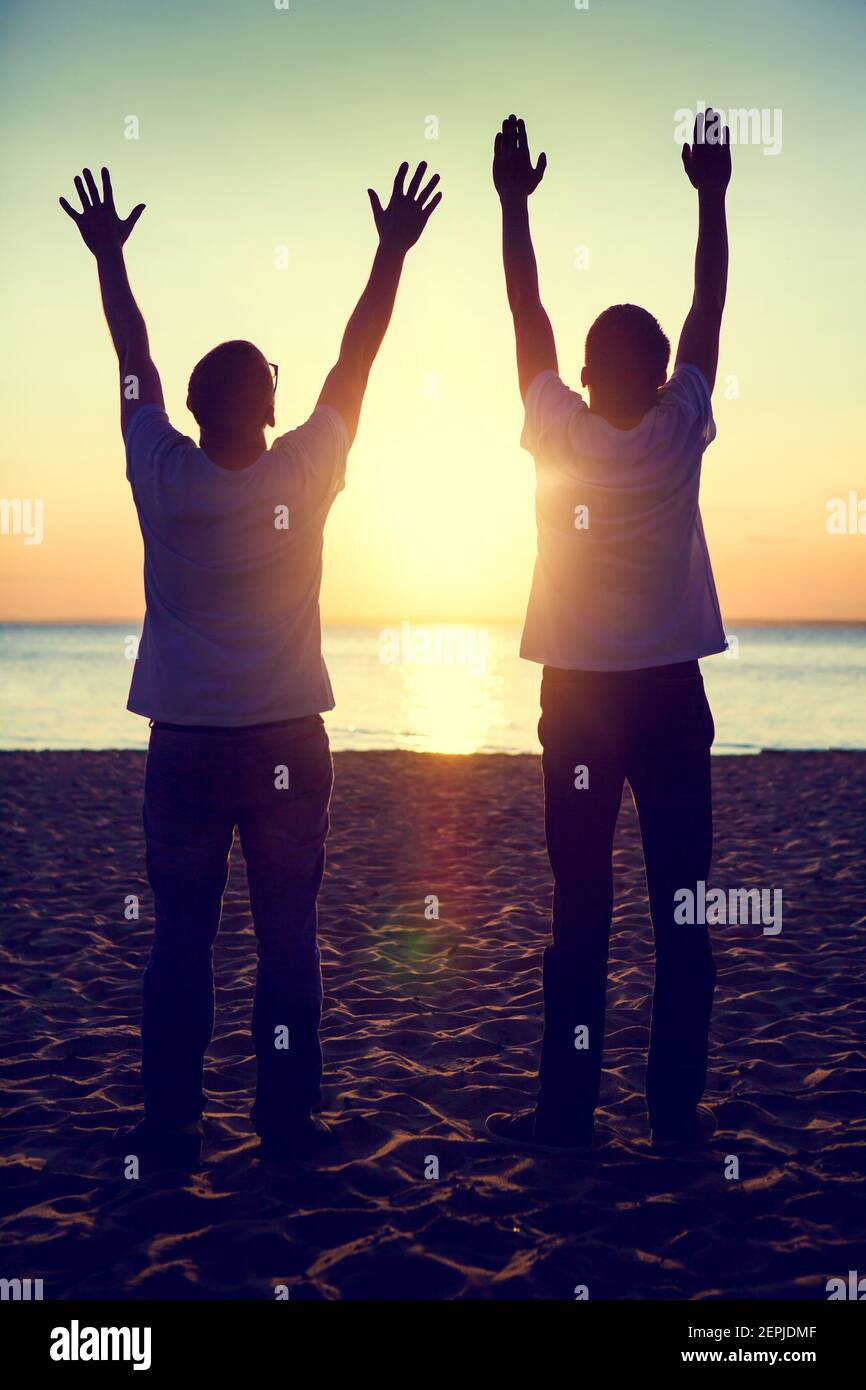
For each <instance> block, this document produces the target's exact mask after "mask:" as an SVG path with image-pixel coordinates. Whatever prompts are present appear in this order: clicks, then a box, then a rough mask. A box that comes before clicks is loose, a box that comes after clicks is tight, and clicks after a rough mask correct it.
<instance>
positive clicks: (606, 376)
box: [584, 304, 671, 396]
mask: <svg viewBox="0 0 866 1390" xmlns="http://www.w3.org/2000/svg"><path fill="white" fill-rule="evenodd" d="M670 356H671V345H670V343H669V342H668V340H667V337H666V336H665V334H664V332H663V331H662V328H661V325H660V324H659V321H658V319H655V318H653V316H652V314H650V313H648V312H647V310H646V309H641V308H640V306H639V305H637V304H613V305H611V307H610V308H609V309H605V311H604V313H602V314H599V316H598V318H597V319H596V321H595V323H594V324H593V325H592V327H591V328H590V330H589V332H588V333H587V335H586V349H585V359H584V360H585V363H586V368H587V379H588V380H589V381H590V382H591V383H592V384H593V385H595V384H596V383H597V384H598V385H600V386H602V387H603V388H604V389H605V390H606V391H607V392H609V393H610V394H612V395H614V396H624V395H628V394H630V393H631V392H633V391H634V390H649V389H654V388H656V387H659V386H661V385H662V383H663V382H664V380H665V378H666V376H667V370H668V362H669V361H670Z"/></svg>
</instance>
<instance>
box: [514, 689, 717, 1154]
mask: <svg viewBox="0 0 866 1390" xmlns="http://www.w3.org/2000/svg"><path fill="white" fill-rule="evenodd" d="M538 733H539V738H540V740H541V744H542V748H543V758H542V765H543V771H544V793H545V827H546V832H547V849H548V854H549V857H550V864H551V868H552V869H553V876H554V899H553V940H552V943H551V945H550V946H548V948H547V950H546V951H545V953H544V1042H543V1045H542V1052H541V1067H540V1089H539V1093H538V1116H539V1120H540V1122H541V1123H542V1124H545V1125H549V1126H551V1127H554V1128H557V1129H562V1128H563V1126H565V1127H568V1126H569V1125H575V1126H576V1127H577V1128H579V1129H580V1128H584V1127H585V1126H587V1125H588V1124H590V1123H591V1118H592V1113H593V1111H594V1109H595V1107H596V1105H597V1103H598V1091H599V1082H600V1079H601V1063H602V1052H603V1047H604V1018H605V1000H606V992H607V963H608V942H609V937H610V923H611V915H612V911H613V866H612V852H613V836H614V830H615V827H616V821H617V816H618V814H619V808H620V802H621V799H622V790H623V784H624V782H625V781H626V780H627V781H628V783H629V785H630V786H631V789H632V794H633V796H634V801H635V805H636V807H637V813H638V817H639V820H640V831H641V838H642V840H643V850H644V860H645V865H646V878H647V888H648V891H649V900H650V910H651V914H652V923H653V932H654V936H655V958H656V968H655V989H654V992H653V1002H652V1025H651V1031H650V1044H649V1059H648V1065H647V1075H646V1097H647V1106H648V1110H649V1115H650V1123H651V1124H652V1125H653V1126H654V1127H661V1126H666V1125H671V1124H672V1125H676V1124H679V1123H681V1122H683V1121H684V1120H687V1119H688V1117H689V1116H690V1115H693V1114H694V1111H695V1107H696V1105H697V1103H698V1101H699V1099H700V1097H701V1095H702V1093H703V1089H704V1084H705V1081H706V1070H707V1033H708V1029H709V1022H710V1011H711V1008H712V998H713V988H714V985H715V966H714V964H713V956H712V950H711V947H710V941H709V935H708V932H707V929H706V927H705V926H697V925H695V926H683V925H679V924H677V923H676V922H675V921H674V910H675V906H676V903H675V900H674V894H675V893H676V891H677V890H678V889H683V888H690V889H691V891H692V892H693V893H694V892H696V884H697V882H698V881H699V880H701V879H703V880H704V881H706V879H707V876H708V873H709V867H710V857H711V852H712V806H711V792H710V745H711V744H712V741H713V737H714V728H713V720H712V715H711V714H710V709H709V705H708V704H707V699H706V695H705V694H704V685H703V679H702V677H701V673H700V668H699V666H698V663H697V661H693V662H682V663H679V664H677V665H674V666H663V667H655V668H648V669H644V670H638V671H626V672H606V671H603V672H596V671H565V670H560V669H558V668H552V667H545V668H544V674H543V678H542V684H541V719H540V721H539V726H538ZM581 768H585V769H586V773H585V774H584V773H583V772H581V771H580V769H581ZM584 781H587V782H588V785H586V786H582V785H581V783H582V782H584ZM576 784H577V785H576ZM583 1029H586V1030H587V1031H586V1032H583V1031H582V1030H583ZM584 1044H586V1045H584Z"/></svg>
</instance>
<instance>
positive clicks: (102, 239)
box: [60, 169, 144, 256]
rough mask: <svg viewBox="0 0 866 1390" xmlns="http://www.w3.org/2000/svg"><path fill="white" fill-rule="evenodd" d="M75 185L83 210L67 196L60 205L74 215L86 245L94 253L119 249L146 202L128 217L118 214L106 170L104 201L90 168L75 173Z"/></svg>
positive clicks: (103, 177)
mask: <svg viewBox="0 0 866 1390" xmlns="http://www.w3.org/2000/svg"><path fill="white" fill-rule="evenodd" d="M75 188H76V191H77V193H78V196H79V198H80V199H81V212H76V210H75V208H73V207H70V205H69V203H67V201H66V199H65V198H61V199H60V206H61V207H62V208H63V211H64V212H67V213H68V214H69V216H70V217H71V218H72V220H73V222H74V223H75V225H76V226H77V228H78V230H79V232H80V233H81V238H82V240H83V242H84V244H85V246H86V247H87V248H88V249H89V250H90V251H92V252H93V254H94V256H100V255H103V254H104V253H105V252H106V251H112V250H117V249H119V248H120V247H121V246H122V245H123V243H124V242H125V241H126V239H127V237H128V236H129V234H130V232H131V231H132V229H133V227H134V226H135V224H136V222H137V221H138V219H139V217H140V216H141V214H142V213H143V212H144V203H139V204H138V206H137V207H134V208H133V209H132V212H131V213H130V214H129V216H128V217H119V216H118V213H117V209H116V208H115V206H114V194H113V192H112V189H111V176H110V174H109V172H108V170H107V169H103V170H102V201H101V202H100V198H99V190H98V189H97V187H96V180H95V178H94V177H93V175H92V173H91V172H90V170H89V169H85V170H84V172H83V175H82V176H79V175H76V177H75Z"/></svg>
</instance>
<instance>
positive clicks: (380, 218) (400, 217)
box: [367, 160, 442, 251]
mask: <svg viewBox="0 0 866 1390" xmlns="http://www.w3.org/2000/svg"><path fill="white" fill-rule="evenodd" d="M408 171H409V165H408V164H407V163H406V161H405V160H404V161H403V163H402V164H401V165H400V168H399V169H398V170H397V173H396V174H395V175H394V186H393V188H392V189H391V199H390V202H389V203H388V206H387V207H384V208H383V206H382V204H381V202H380V200H379V195H378V193H376V191H375V190H374V189H372V188H368V189H367V192H368V194H369V196H370V204H371V206H372V208H373V217H374V219H375V222H376V231H377V232H378V233H379V242H380V244H381V245H382V246H387V247H388V248H390V249H392V250H396V251H408V250H409V247H410V246H414V245H415V242H416V241H417V240H418V238H419V237H420V235H421V233H422V232H423V230H424V228H425V227H426V226H427V223H428V221H429V220H430V215H431V213H432V212H433V209H434V208H435V207H436V206H437V205H438V204H439V202H440V201H441V199H442V194H441V193H437V194H435V196H433V197H431V196H430V195H431V194H432V193H433V189H434V188H435V187H436V185H437V183H438V182H439V175H438V174H434V175H433V177H432V178H431V179H428V181H427V183H425V185H424V187H423V188H421V180H422V179H423V177H424V175H425V173H426V172H427V165H426V163H425V161H424V160H422V161H421V163H420V164H419V165H418V168H417V169H416V170H415V172H414V174H413V175H412V178H411V180H410V182H409V187H408V188H406V189H405V190H404V188H403V183H404V180H405V178H406V174H407V173H408ZM419 189H420V190H421V191H420V192H419V191H418V190H419Z"/></svg>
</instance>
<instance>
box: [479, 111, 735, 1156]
mask: <svg viewBox="0 0 866 1390" xmlns="http://www.w3.org/2000/svg"><path fill="white" fill-rule="evenodd" d="M683 163H684V165H685V169H686V173H687V174H688V176H689V178H690V180H691V182H692V184H693V185H694V187H695V188H696V189H697V191H698V208H699V230H698V246H697V257H696V263H695V291H694V299H693V302H692V307H691V309H690V310H689V313H688V316H687V318H686V321H685V324H684V326H683V331H682V334H681V336H680V342H679V347H678V349H677V356H676V365H675V368H674V372H673V374H672V376H671V378H670V380H668V381H666V376H667V367H668V360H669V355H670V345H669V343H668V340H667V338H666V337H665V335H664V333H663V332H662V330H661V328H660V327H659V325H658V323H657V322H656V320H655V319H654V318H653V317H652V315H651V314H648V313H647V311H646V310H645V309H641V308H638V307H637V306H636V305H633V304H619V305H615V306H614V307H612V308H610V309H607V310H605V312H604V313H603V314H601V315H600V316H599V318H598V319H596V321H595V323H594V324H593V325H592V327H591V328H590V330H589V333H588V335H587V339H586V356H585V365H584V367H583V371H582V372H581V383H582V385H583V386H585V387H586V388H587V390H588V393H589V403H588V404H587V402H586V401H585V400H584V398H583V397H582V396H581V395H580V394H578V393H577V392H575V391H572V390H570V389H569V387H567V386H566V385H565V384H564V382H562V381H561V380H560V378H559V376H558V374H557V373H558V367H557V355H556V347H555V345H554V339H553V331H552V329H551V326H550V321H549V319H548V317H547V314H546V313H545V311H544V308H543V307H542V304H541V300H540V298H539V292H538V275H537V270H536V264H535V254H534V251H533V247H532V239H531V236H530V230H529V212H528V198H529V195H530V194H531V193H532V192H533V191H534V189H535V188H536V187H537V185H538V184H539V183H540V181H541V179H542V177H543V174H544V170H545V167H546V159H545V156H544V155H543V154H542V155H541V156H540V158H539V160H538V164H537V165H536V166H535V167H533V165H532V162H531V159H530V155H529V148H528V145H527V139H526V130H525V128H524V124H523V121H519V120H517V119H516V118H515V117H514V116H510V117H509V118H508V119H507V120H506V121H504V122H503V124H502V130H501V132H500V133H499V134H498V135H497V136H496V142H495V149H494V159H493V180H494V183H495V186H496V190H497V192H498V194H499V197H500V200H501V203H502V225H503V260H504V263H505V279H506V286H507V290H508V301H509V304H510V306H511V311H512V314H513V317H514V330H515V335H516V339H517V368H518V375H519V380H520V390H521V393H522V395H523V399H524V402H525V406H526V423H525V427H524V430H523V436H522V440H521V442H522V444H523V446H524V447H525V448H526V449H528V450H529V451H530V452H531V453H532V454H533V455H534V458H535V464H536V479H537V491H536V517H537V523H538V556H537V560H536V565H535V575H534V579H533V583H532V593H531V597H530V600H529V608H528V612H527V617H526V626H525V628H524V633H523V641H522V645H521V655H522V656H524V657H527V658H528V659H529V660H530V661H537V662H540V663H541V664H542V665H543V668H544V670H543V676H542V683H541V720H540V722H539V738H540V740H541V744H542V749H543V759H542V766H543V772H544V791H545V825H546V833H547V847H548V854H549V857H550V863H551V867H552V869H553V875H554V901H553V927H552V936H553V939H552V943H551V945H549V946H548V948H547V950H546V951H545V954H544V1041H543V1044H542V1051H541V1065H540V1073H539V1079H540V1087H539V1092H538V1098H537V1103H536V1106H535V1108H534V1109H533V1110H529V1111H524V1112H521V1113H519V1114H516V1115H506V1114H497V1115H492V1116H490V1118H489V1119H488V1122H487V1128H488V1132H489V1133H490V1134H491V1135H493V1136H494V1137H496V1138H499V1139H504V1140H506V1141H508V1142H509V1143H511V1144H516V1145H518V1146H520V1145H527V1146H531V1147H544V1146H549V1147H553V1148H560V1147H562V1148H580V1147H584V1146H586V1145H589V1144H591V1142H592V1138H593V1116H594V1111H595V1108H596V1105H597V1103H598V1092H599V1081H600V1076H601V1063H602V1052H603V1045H604V1019H605V995H606V989H607V969H608V940H609V935H610V923H611V915H612V910H613V874H612V850H613V836H614V830H615V827H616V821H617V816H618V814H619V808H620V802H621V798H622V791H623V785H624V782H625V781H626V780H627V781H628V782H629V785H630V786H631V789H632V794H633V796H634V800H635V804H636V807H637V811H638V816H639V819H640V828H641V836H642V840H643V848H644V858H645V862H646V873H647V884H648V889H649V897H650V906H651V911H652V921H653V929H654V933H655V946H656V979H655V991H654V994H653V1008H652V1029H651V1035H650V1047H649V1061H648V1067H647V1082H646V1092H647V1106H648V1110H649V1117H650V1125H651V1128H652V1136H653V1142H654V1143H658V1144H661V1143H666V1142H675V1143H678V1142H682V1141H692V1140H695V1139H698V1138H699V1137H700V1135H701V1133H702V1132H703V1131H704V1129H705V1128H706V1121H707V1119H708V1117H705V1116H702V1115H701V1114H699V1111H698V1102H699V1100H700V1098H701V1095H702V1093H703V1088H704V1084H705V1079H706V1066H707V1032H708V1028H709V1020H710V1010H711V1007H712V996H713V987H714V981H715V967H714V964H713V958H712V951H711V948H710V941H709V937H708V933H707V929H706V927H705V926H702V925H694V926H688V925H680V924H679V923H678V922H677V921H676V920H675V908H676V904H675V899H674V894H675V893H676V892H677V890H678V889H688V888H690V889H691V891H692V892H696V891H697V883H698V882H699V881H701V880H703V881H706V878H707V875H708V872H709V866H710V855H711V847H712V816H711V793H710V745H711V743H712V741H713V734H714V730H713V721H712V716H711V714H710V710H709V706H708V704H707V700H706V696H705V694H704V688H703V680H702V677H701V673H700V668H699V665H698V658H699V657H703V656H708V655H710V654H711V653H713V652H720V651H722V650H723V649H724V647H725V645H726V643H725V637H724V632H723V628H722V621H721V616H720V613H719V606H718V601H717V598H716V591H715V585H714V583H713V577H712V570H711V568H710V560H709V555H708V554H707V548H706V543H705V541H704V534H703V529H702V526H701V517H700V511H699V508H698V489H699V485H700V474H701V459H702V456H703V452H704V449H705V448H706V446H707V444H709V443H710V441H711V440H712V439H713V437H714V435H715V425H714V423H713V417H712V411H711V407H710V393H711V391H712V389H713V384H714V382H715V376H716V364H717V361H718V351H719V330H720V326H721V320H722V310H723V307H724V302H725V289H726V283H727V269H728V247H727V231H726V224H725V189H726V187H727V184H728V180H729V178H730V172H731V161H730V150H729V146H728V138H727V132H726V131H724V130H723V128H722V127H721V124H720V122H719V120H718V117H717V116H716V114H715V113H714V112H713V111H708V112H707V113H706V125H705V124H704V119H703V118H699V121H698V123H696V126H695V136H694V144H693V145H692V146H691V147H690V146H688V145H687V146H685V147H684V149H683Z"/></svg>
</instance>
